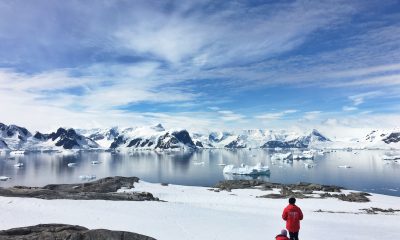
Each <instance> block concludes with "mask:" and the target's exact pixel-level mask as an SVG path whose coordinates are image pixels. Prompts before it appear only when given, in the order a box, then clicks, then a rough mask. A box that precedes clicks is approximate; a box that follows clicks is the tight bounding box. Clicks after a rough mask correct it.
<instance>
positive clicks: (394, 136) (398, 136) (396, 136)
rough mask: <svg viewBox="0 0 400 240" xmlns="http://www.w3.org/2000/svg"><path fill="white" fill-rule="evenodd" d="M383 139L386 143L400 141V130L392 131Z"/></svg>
mask: <svg viewBox="0 0 400 240" xmlns="http://www.w3.org/2000/svg"><path fill="white" fill-rule="evenodd" d="M382 141H384V142H385V143H386V144H390V143H397V142H400V132H394V133H391V134H389V136H387V137H385V138H384V139H383V140H382Z"/></svg>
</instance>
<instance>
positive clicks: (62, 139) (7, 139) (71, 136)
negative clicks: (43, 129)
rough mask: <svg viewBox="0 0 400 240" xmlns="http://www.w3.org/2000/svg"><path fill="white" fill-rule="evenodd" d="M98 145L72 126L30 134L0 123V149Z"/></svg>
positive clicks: (67, 147)
mask: <svg viewBox="0 0 400 240" xmlns="http://www.w3.org/2000/svg"><path fill="white" fill-rule="evenodd" d="M99 147H100V146H99V145H98V144H97V143H96V142H95V141H93V140H91V139H90V138H87V137H84V136H83V135H80V134H78V133H76V131H75V130H74V129H72V128H70V129H65V128H59V129H58V130H57V131H56V132H52V133H49V134H43V133H40V132H36V133H35V134H34V135H32V133H31V132H29V131H28V130H27V129H26V128H24V127H20V126H16V125H9V126H8V125H5V124H3V123H0V149H10V150H62V149H90V148H99Z"/></svg>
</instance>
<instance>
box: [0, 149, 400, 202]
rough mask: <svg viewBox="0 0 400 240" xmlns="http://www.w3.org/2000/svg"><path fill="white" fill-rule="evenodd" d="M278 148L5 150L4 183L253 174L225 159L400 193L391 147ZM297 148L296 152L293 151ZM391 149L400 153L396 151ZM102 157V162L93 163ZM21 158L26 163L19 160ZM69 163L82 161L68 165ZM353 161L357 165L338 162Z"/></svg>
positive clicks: (205, 182) (297, 177) (0, 165)
mask: <svg viewBox="0 0 400 240" xmlns="http://www.w3.org/2000/svg"><path fill="white" fill-rule="evenodd" d="M274 153H276V151H268V150H264V149H251V150H249V149H237V150H218V149H212V150H203V151H195V152H172V153H159V152H153V151H134V152H131V153H112V152H77V153H73V154H67V155H65V154H61V153H29V154H26V155H22V156H15V158H14V159H9V157H10V156H9V155H5V154H0V176H8V177H11V178H12V179H11V180H9V181H4V182H0V186H2V187H4V186H12V185H29V186H42V185H45V184H49V183H73V182H79V181H81V179H80V178H79V176H81V175H96V177H97V178H102V177H107V176H117V175H119V176H138V177H140V178H141V179H144V180H146V181H150V182H167V183H172V184H184V185H196V186H212V185H214V184H215V183H217V182H218V181H221V180H224V179H253V178H252V177H250V176H237V175H234V176H232V175H224V174H223V173H222V170H223V168H224V166H223V165H224V164H233V165H236V166H239V165H240V164H246V165H252V166H254V165H256V164H258V163H262V164H264V165H267V166H269V168H270V170H271V175H270V176H259V177H257V178H256V179H261V180H265V181H272V182H283V183H295V182H300V181H302V182H314V183H322V184H334V185H340V186H344V187H346V188H351V189H357V190H362V191H371V192H378V193H384V194H390V195H397V196H400V189H399V188H400V186H399V184H398V183H399V182H400V174H399V173H400V163H399V162H396V161H385V160H383V159H382V156H383V155H385V154H388V153H387V152H385V151H353V152H348V151H332V152H329V153H326V154H323V155H319V154H316V155H315V157H314V159H313V160H293V161H282V160H271V156H272V155H273V154H274ZM293 154H296V152H293ZM390 154H395V153H393V152H391V153H390ZM92 161H99V162H100V163H99V164H95V165H93V164H91V162H92ZM17 162H21V163H23V164H24V167H22V168H15V167H14V164H16V163H17ZM68 163H76V165H75V166H73V167H68ZM341 165H348V166H351V168H346V169H345V168H338V166H341Z"/></svg>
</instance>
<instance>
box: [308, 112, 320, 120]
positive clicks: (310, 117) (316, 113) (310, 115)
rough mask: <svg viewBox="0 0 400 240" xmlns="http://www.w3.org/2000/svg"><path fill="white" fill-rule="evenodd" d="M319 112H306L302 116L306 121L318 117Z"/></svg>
mask: <svg viewBox="0 0 400 240" xmlns="http://www.w3.org/2000/svg"><path fill="white" fill-rule="evenodd" d="M321 113H322V112H321V111H310V112H306V113H305V114H304V116H303V119H305V120H308V121H311V120H315V119H317V118H319V117H320V115H321Z"/></svg>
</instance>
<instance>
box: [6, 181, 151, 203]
mask: <svg viewBox="0 0 400 240" xmlns="http://www.w3.org/2000/svg"><path fill="white" fill-rule="evenodd" d="M138 181H139V178H137V177H107V178H103V179H99V180H97V181H93V182H88V183H83V184H50V185H46V186H44V187H24V186H14V187H11V188H0V196H3V197H30V198H40V199H73V200H112V201H158V198H155V197H153V195H152V194H151V193H148V192H126V193H117V190H118V189H121V188H122V187H125V188H128V189H130V188H134V183H135V182H138Z"/></svg>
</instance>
